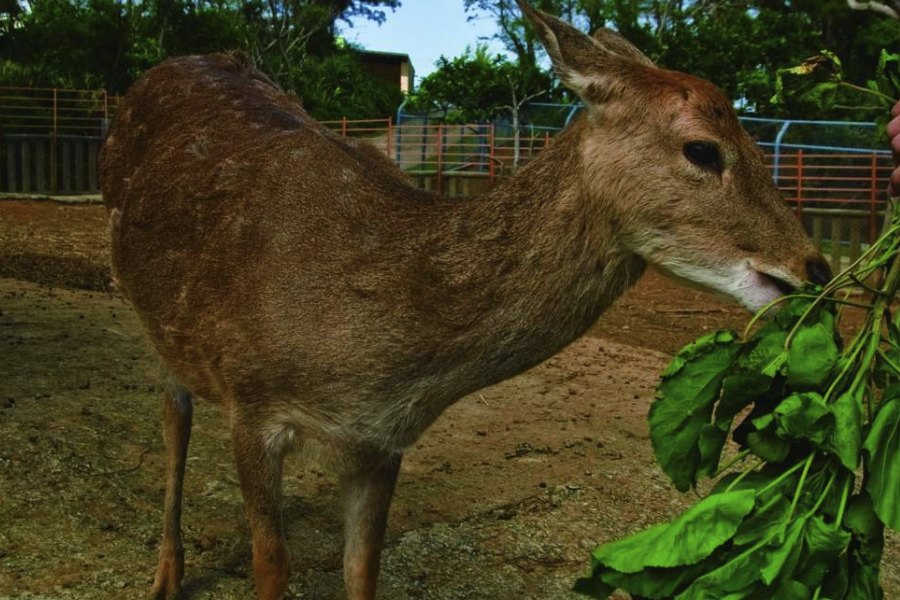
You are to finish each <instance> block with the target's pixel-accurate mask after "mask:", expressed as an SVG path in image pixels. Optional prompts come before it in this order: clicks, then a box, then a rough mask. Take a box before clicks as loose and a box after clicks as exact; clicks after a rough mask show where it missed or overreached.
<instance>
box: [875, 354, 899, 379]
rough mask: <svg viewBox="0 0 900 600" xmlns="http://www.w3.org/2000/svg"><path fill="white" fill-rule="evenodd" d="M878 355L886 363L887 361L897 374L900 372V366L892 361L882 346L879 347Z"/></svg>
mask: <svg viewBox="0 0 900 600" xmlns="http://www.w3.org/2000/svg"><path fill="white" fill-rule="evenodd" d="M878 356H880V357H881V360H883V361H884V362H885V363H887V366H889V367H890V368H892V369H893V370H894V372H896V373H897V374H900V367H898V366H897V365H896V364H895V363H894V361H892V360H891V359H890V358H888V356H887V354H885V353H884V350H882V349H881V348H879V349H878Z"/></svg>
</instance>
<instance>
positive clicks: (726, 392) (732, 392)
mask: <svg viewBox="0 0 900 600" xmlns="http://www.w3.org/2000/svg"><path fill="white" fill-rule="evenodd" d="M783 343H784V340H782V341H781V344H783ZM771 386H772V377H771V376H769V375H763V374H762V373H755V372H751V373H738V374H736V375H729V376H728V377H726V378H725V380H724V381H723V382H722V395H721V396H720V397H719V403H718V404H716V426H717V427H719V428H720V429H724V430H728V429H729V428H730V427H731V422H732V421H733V420H734V418H735V417H736V416H737V414H738V413H740V412H741V411H742V410H744V408H746V407H747V406H749V405H750V404H751V403H752V402H754V401H756V399H757V398H759V397H760V396H762V395H763V394H765V393H766V392H768V391H769V388H770V387H771Z"/></svg>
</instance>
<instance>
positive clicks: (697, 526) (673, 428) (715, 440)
mask: <svg viewBox="0 0 900 600" xmlns="http://www.w3.org/2000/svg"><path fill="white" fill-rule="evenodd" d="M831 64H832V65H833V64H834V63H833V62H832V63H831ZM820 68H821V64H818V63H810V64H807V65H805V66H804V67H803V68H802V69H799V70H797V71H794V72H792V73H791V74H790V75H791V76H794V75H797V76H798V77H799V79H798V80H797V81H796V87H794V88H792V90H793V91H791V92H790V93H791V94H793V95H794V97H796V96H800V95H803V94H805V93H806V92H807V91H808V88H804V87H803V86H804V85H807V83H808V82H809V81H810V80H811V79H812V78H811V77H810V75H811V74H813V73H815V71H816V70H818V69H820ZM827 72H828V73H829V74H828V75H827V76H822V77H821V78H820V79H819V80H818V81H814V80H813V83H812V84H811V86H814V85H819V84H821V83H822V82H828V81H832V79H831V78H832V77H833V74H834V73H835V72H836V70H835V69H832V68H828V69H827ZM786 81H787V80H786ZM788 85H790V86H795V82H794V81H793V80H791V82H790V84H786V85H785V90H787V88H788ZM785 93H789V92H787V91H785ZM898 236H900V217H896V218H895V220H894V223H893V225H892V227H890V228H889V230H888V231H887V232H885V234H884V235H883V236H882V237H881V238H880V239H879V240H878V241H876V242H875V244H873V245H872V247H871V248H870V249H869V250H868V252H867V253H866V255H865V256H864V257H863V260H861V261H860V262H858V263H857V264H855V265H854V266H853V268H852V269H851V270H850V271H849V272H845V273H843V274H841V275H839V276H838V277H836V278H835V279H834V280H833V281H832V282H830V283H829V284H828V285H826V286H825V287H824V288H814V287H806V288H804V289H802V290H800V291H798V292H797V293H795V294H793V295H792V296H788V297H786V298H783V299H782V300H781V301H780V302H781V303H783V304H784V306H783V307H782V308H781V310H780V311H778V312H777V313H776V314H775V315H774V316H770V318H769V319H768V322H766V323H765V325H764V326H762V327H758V328H757V329H756V330H755V331H754V330H753V325H754V324H755V323H756V322H757V320H758V319H759V318H761V317H762V316H763V315H764V314H765V313H766V312H767V310H766V309H764V310H763V311H762V312H761V313H760V314H759V315H757V316H756V317H754V319H753V321H751V323H750V324H749V325H748V326H747V330H746V331H745V332H744V335H743V336H739V335H737V334H735V333H731V332H718V333H715V334H712V335H707V336H705V337H702V338H700V339H698V340H697V341H696V342H694V343H693V344H690V345H689V346H687V347H685V348H684V349H683V350H682V351H681V352H679V353H678V355H677V356H676V357H675V358H674V359H673V360H672V362H671V363H670V364H669V366H668V368H667V369H666V370H665V371H664V373H663V375H662V380H661V382H660V384H659V387H658V389H657V399H656V400H655V401H654V403H653V405H652V406H651V409H650V415H649V423H650V436H651V440H652V442H653V447H654V450H655V451H656V458H657V461H658V462H659V464H660V466H661V467H662V469H663V471H664V472H665V473H666V474H667V475H668V476H669V478H670V479H671V480H672V482H673V484H674V485H675V487H676V488H678V489H679V490H682V491H684V490H687V489H690V488H691V487H692V486H696V485H697V483H698V480H699V479H700V478H701V477H718V476H719V473H717V468H718V463H719V460H720V457H721V455H722V454H723V452H724V451H725V447H726V445H727V436H728V434H729V433H731V434H732V438H733V440H734V442H735V443H736V445H737V451H738V453H737V455H736V457H735V458H734V459H733V460H732V461H731V462H729V466H728V467H726V468H724V469H723V471H725V472H728V471H729V470H730V469H731V468H732V467H731V465H735V464H740V465H742V466H741V467H740V468H739V469H738V470H737V471H736V472H730V473H727V474H726V475H724V477H722V478H721V479H720V480H719V481H718V482H717V483H716V485H715V486H714V487H713V490H712V492H711V493H710V494H709V495H707V496H706V497H705V498H703V499H702V500H701V501H700V502H699V503H697V504H696V505H695V506H694V507H692V508H691V509H689V510H688V511H686V512H685V513H683V514H682V515H681V516H679V517H678V518H676V519H675V520H674V521H672V522H671V523H664V524H659V525H655V526H653V527H651V528H650V529H648V530H646V531H644V532H641V533H638V534H636V535H633V536H631V537H629V538H625V539H623V540H619V541H615V542H612V543H610V544H607V545H604V546H601V547H599V548H597V549H596V550H595V551H594V552H593V556H592V566H591V573H590V574H589V575H588V576H587V577H585V578H583V579H580V580H579V581H578V582H577V584H576V586H575V590H576V591H578V592H581V593H583V594H585V595H588V596H591V597H593V598H608V597H609V596H610V595H611V594H612V593H613V592H615V590H616V589H622V590H624V591H626V592H628V593H630V594H631V595H632V597H634V598H644V599H647V598H652V599H660V600H662V599H665V600H671V599H674V600H713V599H716V600H724V599H728V600H764V599H765V600H768V599H771V598H777V599H778V600H793V599H797V600H811V599H812V598H816V599H820V600H821V599H826V600H863V599H867V600H868V599H875V600H878V599H880V598H882V597H883V592H882V591H881V588H880V586H879V569H880V563H881V558H882V553H883V546H884V537H883V529H884V527H885V526H887V527H890V528H892V529H895V530H900V384H891V383H890V381H891V379H894V380H896V376H897V375H900V368H898V366H897V364H896V362H895V361H894V360H892V359H891V357H890V356H889V355H888V351H890V350H893V349H894V348H896V347H900V323H897V322H893V321H891V315H890V312H889V311H888V310H887V309H888V307H889V306H890V305H891V303H892V302H893V300H894V299H895V298H896V295H897V291H898V289H900V259H898V258H897V256H898V247H900V237H898ZM883 265H889V266H890V269H889V272H888V275H887V277H886V279H885V281H884V284H883V286H882V288H881V290H879V291H878V293H877V294H875V295H874V300H873V302H874V303H873V304H871V305H865V304H863V305H862V307H863V308H866V309H867V310H868V313H869V314H868V318H867V320H866V321H865V324H864V325H863V327H862V328H861V329H860V331H859V332H858V333H857V334H856V336H855V337H853V338H852V340H851V341H850V342H849V343H847V344H846V346H845V344H844V341H843V339H842V337H841V336H840V331H839V320H840V318H839V317H840V311H841V308H842V306H843V305H844V303H845V300H842V299H840V298H838V297H836V296H837V292H838V291H839V290H850V289H852V288H854V287H857V282H858V281H861V280H863V279H865V278H866V277H867V276H869V275H871V273H872V272H873V270H874V269H876V268H878V267H880V266H883ZM841 296H842V297H844V298H846V297H847V296H844V295H843V294H841ZM885 330H886V331H887V332H888V337H887V339H885V338H884V337H883V332H884V331H885ZM751 332H752V334H751ZM886 370H890V371H891V373H890V374H886V373H885V371H886ZM745 412H746V415H745V416H744V418H743V419H742V422H741V423H740V424H739V425H738V426H737V427H736V428H734V429H733V430H732V425H733V421H734V420H735V419H736V418H737V417H738V416H739V415H741V414H742V413H745ZM869 415H871V416H869ZM860 470H861V471H862V474H863V481H864V482H865V487H864V489H862V490H859V491H857V488H856V481H857V478H858V472H859V471H860Z"/></svg>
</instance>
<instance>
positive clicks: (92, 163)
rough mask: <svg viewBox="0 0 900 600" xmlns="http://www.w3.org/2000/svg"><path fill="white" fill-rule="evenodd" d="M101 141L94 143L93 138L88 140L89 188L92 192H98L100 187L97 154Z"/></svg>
mask: <svg viewBox="0 0 900 600" xmlns="http://www.w3.org/2000/svg"><path fill="white" fill-rule="evenodd" d="M101 143H102V142H97V143H94V141H93V140H92V141H89V142H88V147H87V149H88V190H89V191H91V192H96V191H97V190H98V189H99V188H100V186H98V185H97V155H98V154H99V152H100V144H101Z"/></svg>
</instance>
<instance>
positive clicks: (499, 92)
mask: <svg viewBox="0 0 900 600" xmlns="http://www.w3.org/2000/svg"><path fill="white" fill-rule="evenodd" d="M437 67H438V68H437V70H436V71H434V72H433V73H431V74H430V75H428V76H427V77H425V78H424V79H423V80H422V81H421V83H420V84H419V89H418V91H417V92H416V94H415V95H414V96H413V98H412V99H411V100H412V105H411V107H410V108H411V110H414V111H420V112H430V111H432V110H440V111H442V112H443V113H444V121H445V122H451V123H472V122H479V123H480V122H485V121H490V120H494V119H496V118H497V117H499V116H501V115H502V114H504V113H506V114H508V115H509V117H510V120H511V122H512V128H513V132H514V133H513V135H514V142H513V144H514V145H513V169H516V168H518V166H519V157H520V148H521V133H520V124H521V121H522V112H523V108H524V107H525V106H526V105H527V104H528V102H530V101H532V100H534V99H535V98H537V97H539V96H542V95H544V94H547V93H548V92H549V91H550V89H551V88H552V80H551V78H550V76H549V74H547V73H545V72H543V71H541V70H540V69H538V68H537V67H534V66H530V65H524V66H523V65H522V64H521V63H520V62H518V61H516V62H511V61H510V60H509V59H507V58H506V57H505V56H502V55H499V54H497V55H494V56H491V55H490V53H489V51H488V48H487V46H486V45H483V44H478V45H476V46H475V49H474V50H473V49H472V48H471V47H468V48H466V51H465V52H464V53H463V54H462V55H460V56H457V57H456V58H453V59H448V58H447V57H445V56H441V58H440V59H438V62H437Z"/></svg>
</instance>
